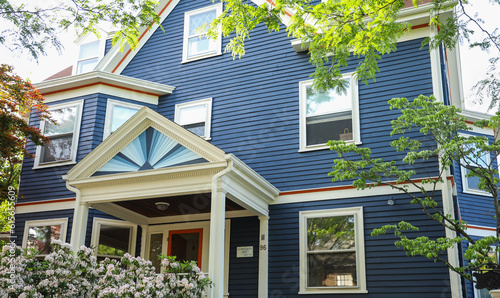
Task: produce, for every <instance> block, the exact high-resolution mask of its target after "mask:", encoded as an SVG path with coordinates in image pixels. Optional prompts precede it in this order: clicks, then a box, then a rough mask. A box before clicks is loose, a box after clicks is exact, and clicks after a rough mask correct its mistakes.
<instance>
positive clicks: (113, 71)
mask: <svg viewBox="0 0 500 298" xmlns="http://www.w3.org/2000/svg"><path fill="white" fill-rule="evenodd" d="M170 3H172V0H170V1H168V3H167V4H166V5H165V6H164V7H163V9H162V10H161V11H160V13H159V14H158V16H161V15H162V13H163V12H164V11H165V9H167V7H168V6H169V5H170ZM153 24H154V23H153ZM152 26H153V25H152V24H151V25H150V26H149V27H148V28H147V29H146V30H144V32H142V34H141V36H139V39H138V40H137V42H138V43H139V42H140V41H141V39H142V38H143V37H144V35H145V34H146V33H147V32H148V31H149V29H151V27H152ZM131 52H132V49H129V50H128V51H127V53H126V54H125V56H123V58H122V59H121V60H120V62H118V64H117V65H116V66H115V68H113V70H112V71H111V73H115V71H116V70H117V69H118V67H120V65H122V63H123V61H125V59H126V58H127V57H128V55H129V54H130V53H131Z"/></svg>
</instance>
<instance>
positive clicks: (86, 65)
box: [76, 58, 99, 74]
mask: <svg viewBox="0 0 500 298" xmlns="http://www.w3.org/2000/svg"><path fill="white" fill-rule="evenodd" d="M98 62H99V59H98V58H92V59H88V60H83V61H79V62H78V66H77V69H76V73H77V74H79V73H85V72H91V71H93V70H94V68H95V67H96V65H97V63H98Z"/></svg>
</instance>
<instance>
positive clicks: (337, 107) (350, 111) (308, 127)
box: [299, 74, 361, 151]
mask: <svg viewBox="0 0 500 298" xmlns="http://www.w3.org/2000/svg"><path fill="white" fill-rule="evenodd" d="M343 80H345V82H346V85H347V88H346V90H345V91H340V92H339V91H338V90H333V89H330V90H325V91H317V90H313V89H312V83H313V80H308V81H302V82H300V83H299V92H300V94H299V95H300V96H299V99H300V100H299V101H300V150H301V151H306V150H315V149H324V148H327V147H326V143H327V142H328V141H330V140H344V141H346V142H354V143H356V144H359V143H360V142H361V139H360V132H359V109H358V105H359V104H358V84H357V80H356V79H355V78H354V77H353V76H352V75H351V74H346V75H344V76H343Z"/></svg>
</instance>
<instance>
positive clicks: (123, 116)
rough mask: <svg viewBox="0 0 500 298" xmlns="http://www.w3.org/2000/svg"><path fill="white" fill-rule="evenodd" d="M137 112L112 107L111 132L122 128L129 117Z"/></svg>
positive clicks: (131, 109) (130, 109)
mask: <svg viewBox="0 0 500 298" xmlns="http://www.w3.org/2000/svg"><path fill="white" fill-rule="evenodd" d="M138 111H139V110H137V109H133V108H126V107H120V106H113V115H112V119H111V132H113V131H115V130H117V129H118V127H120V126H122V125H123V123H125V122H127V120H128V119H130V117H132V116H134V115H135V113H137V112H138Z"/></svg>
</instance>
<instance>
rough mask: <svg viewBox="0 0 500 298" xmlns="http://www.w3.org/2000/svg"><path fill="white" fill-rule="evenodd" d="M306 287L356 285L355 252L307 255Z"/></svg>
mask: <svg viewBox="0 0 500 298" xmlns="http://www.w3.org/2000/svg"><path fill="white" fill-rule="evenodd" d="M307 257H308V260H307V261H308V279H307V286H308V287H353V286H357V283H358V281H357V277H356V253H355V252H345V253H321V254H309V255H308V256H307Z"/></svg>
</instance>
